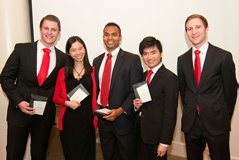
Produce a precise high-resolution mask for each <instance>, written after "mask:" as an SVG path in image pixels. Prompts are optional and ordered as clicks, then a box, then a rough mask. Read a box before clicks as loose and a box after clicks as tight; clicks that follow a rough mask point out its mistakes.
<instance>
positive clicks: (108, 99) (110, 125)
mask: <svg viewBox="0 0 239 160" xmlns="http://www.w3.org/2000/svg"><path fill="white" fill-rule="evenodd" d="M121 39H122V36H121V30H120V27H119V25H117V24H116V23H113V22H110V23H108V24H106V25H105V27H104V30H103V41H104V44H105V48H106V51H105V53H103V54H101V55H99V56H98V57H96V58H95V59H94V61H93V65H94V67H95V75H96V76H95V77H96V81H97V84H98V89H99V90H98V91H99V96H98V100H97V101H98V104H99V106H100V108H108V109H110V111H109V112H108V113H107V114H106V115H105V116H104V117H103V118H99V136H100V142H101V146H102V151H103V156H104V160H133V159H135V158H134V157H135V156H136V155H135V135H134V132H133V125H134V120H135V114H134V110H133V106H132V101H133V99H134V93H133V88H132V85H133V84H135V83H137V82H139V81H141V77H142V72H143V70H142V66H141V62H140V58H139V56H138V55H135V54H132V53H129V52H127V51H124V50H123V49H121V48H120V47H119V46H120V42H121ZM106 71H107V72H106ZM106 73H107V74H106Z"/></svg>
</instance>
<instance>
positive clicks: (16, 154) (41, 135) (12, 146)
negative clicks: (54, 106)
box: [6, 122, 51, 160]
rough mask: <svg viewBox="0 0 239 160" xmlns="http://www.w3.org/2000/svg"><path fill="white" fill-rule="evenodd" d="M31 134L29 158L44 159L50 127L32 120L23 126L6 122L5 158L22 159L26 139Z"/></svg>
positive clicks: (11, 159) (8, 159) (10, 159)
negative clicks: (42, 125) (44, 126)
mask: <svg viewBox="0 0 239 160" xmlns="http://www.w3.org/2000/svg"><path fill="white" fill-rule="evenodd" d="M29 133H30V135H31V157H32V158H31V159H32V160H45V159H46V151H47V147H48V140H49V137H50V133H51V127H47V128H42V127H41V126H40V125H39V124H37V123H35V122H33V123H30V124H27V125H26V126H23V127H18V126H14V125H12V124H10V123H8V130H7V148H6V149H7V160H23V157H24V154H25V150H26V144H27V139H28V136H29Z"/></svg>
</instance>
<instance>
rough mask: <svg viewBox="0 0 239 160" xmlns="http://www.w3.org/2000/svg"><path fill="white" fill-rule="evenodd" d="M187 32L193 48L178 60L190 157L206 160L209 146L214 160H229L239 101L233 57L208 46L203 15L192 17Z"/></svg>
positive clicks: (189, 159) (184, 126) (187, 22)
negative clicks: (234, 113) (234, 112)
mask: <svg viewBox="0 0 239 160" xmlns="http://www.w3.org/2000/svg"><path fill="white" fill-rule="evenodd" d="M185 31H186V35H187V37H188V39H189V41H190V42H191V43H192V45H193V46H192V48H190V49H189V50H188V51H187V52H186V53H184V54H183V55H181V56H179V57H178V78H179V88H180V93H181V98H182V104H183V116H182V131H183V132H184V133H185V140H186V149H187V158H188V160H196V159H200V160H201V159H203V151H204V149H205V146H206V143H207V144H208V147H209V152H210V157H211V159H212V160H229V159H230V150H229V135H230V130H231V127H230V125H231V118H232V115H233V110H234V106H235V102H236V98H237V80H236V76H235V65H234V62H233V59H232V55H231V53H230V52H228V51H225V50H223V49H221V48H218V47H216V46H214V45H212V44H210V43H208V41H207V33H208V22H207V20H206V19H205V17H203V16H202V15H198V14H193V15H190V16H189V17H188V18H187V19H186V21H185ZM198 64H199V65H198ZM197 68H198V69H199V70H198V69H197ZM195 71H196V72H197V73H200V74H197V73H196V72H195Z"/></svg>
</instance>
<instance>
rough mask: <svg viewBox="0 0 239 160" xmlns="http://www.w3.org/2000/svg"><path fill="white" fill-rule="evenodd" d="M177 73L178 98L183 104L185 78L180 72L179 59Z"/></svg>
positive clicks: (181, 71)
mask: <svg viewBox="0 0 239 160" xmlns="http://www.w3.org/2000/svg"><path fill="white" fill-rule="evenodd" d="M177 72H178V86H179V91H180V96H181V100H182V103H183V104H184V96H185V88H186V82H185V76H184V73H183V70H182V64H181V61H180V57H179V58H178V63H177Z"/></svg>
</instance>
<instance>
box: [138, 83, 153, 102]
mask: <svg viewBox="0 0 239 160" xmlns="http://www.w3.org/2000/svg"><path fill="white" fill-rule="evenodd" d="M136 90H137V93H138V95H139V98H140V99H141V100H142V101H143V103H145V102H149V101H151V100H152V99H151V95H150V92H149V88H148V85H147V83H144V84H143V85H141V86H138V87H137V88H136Z"/></svg>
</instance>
